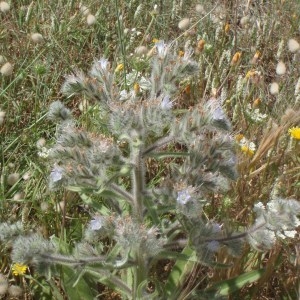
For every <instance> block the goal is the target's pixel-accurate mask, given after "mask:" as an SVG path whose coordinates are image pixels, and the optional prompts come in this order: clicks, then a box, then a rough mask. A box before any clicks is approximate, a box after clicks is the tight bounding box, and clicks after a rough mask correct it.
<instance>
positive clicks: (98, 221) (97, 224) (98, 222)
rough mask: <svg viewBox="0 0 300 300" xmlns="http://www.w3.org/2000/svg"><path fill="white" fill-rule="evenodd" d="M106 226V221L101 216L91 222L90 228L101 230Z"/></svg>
mask: <svg viewBox="0 0 300 300" xmlns="http://www.w3.org/2000/svg"><path fill="white" fill-rule="evenodd" d="M103 225H104V220H103V218H102V217H100V216H96V217H94V219H92V220H91V222H90V228H91V229H92V230H99V229H101V227H102V226H103Z"/></svg>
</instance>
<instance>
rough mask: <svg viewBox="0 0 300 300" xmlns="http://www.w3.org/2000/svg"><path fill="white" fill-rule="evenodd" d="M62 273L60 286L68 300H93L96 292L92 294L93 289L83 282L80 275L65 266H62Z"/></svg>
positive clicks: (82, 277)
mask: <svg viewBox="0 0 300 300" xmlns="http://www.w3.org/2000/svg"><path fill="white" fill-rule="evenodd" d="M62 273H63V274H62V275H63V276H62V277H61V278H63V281H62V284H63V287H64V290H65V292H66V294H67V295H68V298H69V299H70V300H90V299H91V300H93V299H95V296H96V291H94V293H93V287H92V286H91V284H90V283H89V284H88V283H87V282H86V281H85V279H84V276H82V274H78V273H77V272H76V270H72V269H71V268H69V267H66V266H62Z"/></svg>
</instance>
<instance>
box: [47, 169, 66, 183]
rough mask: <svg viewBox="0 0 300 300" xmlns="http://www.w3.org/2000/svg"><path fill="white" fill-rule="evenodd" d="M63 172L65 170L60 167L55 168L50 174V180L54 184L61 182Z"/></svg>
mask: <svg viewBox="0 0 300 300" xmlns="http://www.w3.org/2000/svg"><path fill="white" fill-rule="evenodd" d="M63 171H64V170H63V168H61V167H59V166H54V168H53V169H52V171H51V173H50V179H51V180H52V182H58V181H60V180H61V179H62V177H63Z"/></svg>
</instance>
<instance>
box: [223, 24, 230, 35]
mask: <svg viewBox="0 0 300 300" xmlns="http://www.w3.org/2000/svg"><path fill="white" fill-rule="evenodd" d="M229 30H230V24H229V23H226V24H225V28H224V31H225V33H226V34H228V32H229Z"/></svg>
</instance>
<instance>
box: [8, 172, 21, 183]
mask: <svg viewBox="0 0 300 300" xmlns="http://www.w3.org/2000/svg"><path fill="white" fill-rule="evenodd" d="M19 178H20V174H19V173H12V174H9V175H8V177H7V184H8V185H10V186H13V185H14V184H15V183H16V182H17V181H18V180H19Z"/></svg>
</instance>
